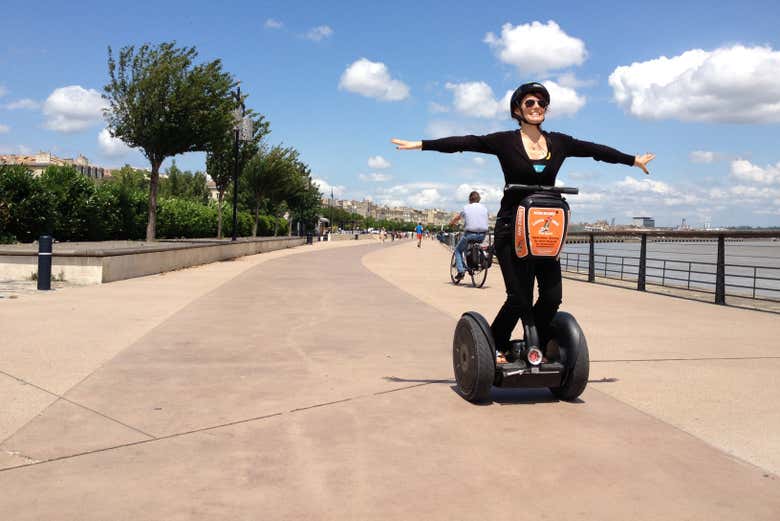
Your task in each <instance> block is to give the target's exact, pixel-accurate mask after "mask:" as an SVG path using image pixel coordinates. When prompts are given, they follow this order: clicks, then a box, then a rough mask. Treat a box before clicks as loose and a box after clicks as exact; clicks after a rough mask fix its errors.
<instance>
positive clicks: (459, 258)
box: [450, 190, 488, 280]
mask: <svg viewBox="0 0 780 521" xmlns="http://www.w3.org/2000/svg"><path fill="white" fill-rule="evenodd" d="M480 199H481V198H480V196H479V192H477V191H476V190H475V191H473V192H471V193H470V194H469V204H467V205H466V206H464V207H463V210H462V211H461V212H460V213H459V214H458V215H456V216H455V217H454V218H453V219H452V220H451V221H450V226H455V224H457V223H458V221H460V220H461V219H463V230H464V233H463V237H461V238H460V240H459V241H458V244H457V245H456V246H455V266H456V267H457V268H458V274H457V275H455V278H456V279H457V280H461V279H462V278H463V277H464V276H465V275H466V268H465V267H464V266H463V253H464V252H465V251H466V246H468V243H469V241H471V242H480V243H481V242H482V241H484V240H485V234H486V233H487V231H488V211H487V208H485V205H483V204H482V203H480V202H479V201H480Z"/></svg>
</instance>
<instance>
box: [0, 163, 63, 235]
mask: <svg viewBox="0 0 780 521" xmlns="http://www.w3.org/2000/svg"><path fill="white" fill-rule="evenodd" d="M54 204H55V202H54V197H53V196H52V194H50V193H48V192H47V191H46V190H45V188H44V187H43V186H42V184H41V182H40V180H39V179H37V178H35V177H33V175H32V173H31V172H30V171H29V170H28V169H27V168H25V167H24V166H19V165H0V206H2V215H0V219H2V221H0V224H2V225H3V228H0V236H2V237H4V239H3V240H6V241H11V240H13V239H16V240H19V241H22V242H30V241H33V240H35V239H37V238H38V237H39V236H41V235H43V234H45V233H49V232H51V231H52V229H51V225H52V224H53V222H52V220H53V215H52V214H53V209H54Z"/></svg>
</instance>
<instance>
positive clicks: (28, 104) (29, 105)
mask: <svg viewBox="0 0 780 521" xmlns="http://www.w3.org/2000/svg"><path fill="white" fill-rule="evenodd" d="M40 106H41V104H40V103H39V102H37V101H35V100H34V99H30V98H22V99H20V100H16V101H12V102H10V103H6V104H5V105H3V108H6V109H8V110H17V109H28V110H35V109H38V108H40Z"/></svg>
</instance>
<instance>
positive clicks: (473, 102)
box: [445, 80, 585, 119]
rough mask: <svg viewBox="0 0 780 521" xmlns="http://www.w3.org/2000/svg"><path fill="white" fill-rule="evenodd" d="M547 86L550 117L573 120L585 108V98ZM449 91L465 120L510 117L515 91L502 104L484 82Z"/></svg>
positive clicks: (547, 83) (451, 85) (453, 85)
mask: <svg viewBox="0 0 780 521" xmlns="http://www.w3.org/2000/svg"><path fill="white" fill-rule="evenodd" d="M543 84H544V86H545V87H546V88H547V90H548V91H549V92H550V99H551V106H550V112H549V114H548V117H553V118H554V117H556V116H571V115H573V114H576V113H577V112H578V111H579V110H580V109H581V108H582V107H583V106H585V97H584V96H581V95H579V94H577V92H576V91H575V90H574V89H573V88H569V87H564V86H562V85H559V84H558V83H556V82H554V81H549V80H548V81H545V82H544V83H543ZM445 88H447V89H448V90H451V91H452V92H453V107H454V108H455V110H456V111H457V112H458V113H460V114H463V115H464V116H470V117H476V118H491V119H503V118H506V117H507V116H508V115H509V100H510V99H512V92H513V91H511V90H508V91H506V92H505V93H504V96H503V97H502V98H501V99H500V100H498V99H496V98H495V97H494V94H493V89H492V88H490V85H488V84H487V83H485V82H484V81H473V82H465V83H447V84H446V85H445Z"/></svg>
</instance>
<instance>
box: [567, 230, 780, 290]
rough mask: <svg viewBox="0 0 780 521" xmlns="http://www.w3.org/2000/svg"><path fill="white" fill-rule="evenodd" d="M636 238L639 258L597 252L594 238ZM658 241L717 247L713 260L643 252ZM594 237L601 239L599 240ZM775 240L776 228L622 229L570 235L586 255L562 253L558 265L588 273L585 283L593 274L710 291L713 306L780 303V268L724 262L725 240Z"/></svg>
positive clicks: (643, 287) (643, 286)
mask: <svg viewBox="0 0 780 521" xmlns="http://www.w3.org/2000/svg"><path fill="white" fill-rule="evenodd" d="M621 237H624V238H634V239H636V238H639V241H640V251H639V256H632V255H609V254H601V255H597V254H596V253H595V244H596V243H597V242H615V241H616V240H618V239H619V238H621ZM648 237H650V238H654V239H655V240H656V241H657V242H669V241H680V240H686V242H687V239H695V240H701V239H707V240H709V241H711V242H712V243H713V244H714V245H716V259H717V260H716V261H715V262H702V261H694V260H672V259H662V258H654V257H648V256H647V239H648ZM597 238H598V239H599V240H597ZM767 238H772V239H778V238H780V232H776V231H756V232H722V231H699V232H694V231H675V232H670V231H647V232H640V231H622V232H590V233H584V234H582V233H575V234H570V235H569V237H568V238H567V241H566V242H567V244H571V243H582V242H586V241H583V240H582V239H587V243H588V245H589V248H588V253H583V252H566V251H564V252H563V253H561V269H562V270H564V271H568V272H576V273H587V275H588V282H595V281H596V275H597V274H598V275H599V276H600V277H604V278H608V279H618V280H629V281H633V280H635V281H636V283H637V290H639V291H645V290H646V285H647V283H650V284H656V285H659V286H664V287H673V288H679V289H686V290H691V291H699V292H704V293H711V294H714V301H715V303H716V304H725V303H726V296H727V295H728V296H734V297H745V298H752V299H756V300H765V301H772V302H780V267H775V266H757V265H745V264H727V263H726V248H725V241H726V239H767Z"/></svg>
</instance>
